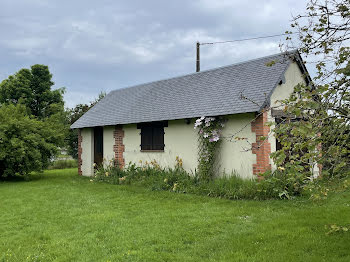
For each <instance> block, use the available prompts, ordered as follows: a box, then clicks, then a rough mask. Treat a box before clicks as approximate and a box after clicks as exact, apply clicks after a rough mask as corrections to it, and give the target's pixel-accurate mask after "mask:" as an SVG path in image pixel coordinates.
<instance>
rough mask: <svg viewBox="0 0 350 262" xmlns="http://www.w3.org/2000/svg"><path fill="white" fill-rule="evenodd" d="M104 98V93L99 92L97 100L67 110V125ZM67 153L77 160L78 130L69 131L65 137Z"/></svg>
mask: <svg viewBox="0 0 350 262" xmlns="http://www.w3.org/2000/svg"><path fill="white" fill-rule="evenodd" d="M105 96H106V93H104V92H100V94H99V96H98V98H97V99H95V100H94V101H92V102H90V103H89V104H78V105H76V106H75V107H74V108H72V109H70V110H68V120H67V122H68V124H69V125H72V124H73V123H74V122H75V121H77V120H78V119H79V118H80V117H82V116H83V115H84V114H85V113H86V112H87V111H88V110H89V109H90V108H92V107H93V106H94V105H95V104H96V103H97V102H98V101H100V100H101V99H102V98H104V97H105ZM66 144H67V151H68V154H69V155H71V156H72V157H73V158H74V159H77V158H78V130H77V129H70V130H69V132H68V134H67V137H66Z"/></svg>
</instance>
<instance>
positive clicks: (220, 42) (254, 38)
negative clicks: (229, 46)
mask: <svg viewBox="0 0 350 262" xmlns="http://www.w3.org/2000/svg"><path fill="white" fill-rule="evenodd" d="M292 34H296V33H293V32H291V33H288V34H287V33H284V34H278V35H267V36H258V37H252V38H244V39H236V40H228V41H218V42H206V43H199V44H200V45H214V44H224V43H233V42H242V41H248V40H256V39H263V38H272V37H277V36H284V35H292Z"/></svg>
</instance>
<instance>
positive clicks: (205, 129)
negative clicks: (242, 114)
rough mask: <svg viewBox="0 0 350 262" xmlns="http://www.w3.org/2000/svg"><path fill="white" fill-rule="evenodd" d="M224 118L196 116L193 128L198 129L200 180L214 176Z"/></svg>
mask: <svg viewBox="0 0 350 262" xmlns="http://www.w3.org/2000/svg"><path fill="white" fill-rule="evenodd" d="M224 126H225V119H224V118H222V117H205V116H202V117H201V118H198V119H197V120H196V122H195V124H194V128H195V129H197V130H198V139H199V148H198V173H199V177H200V179H201V180H210V179H212V178H214V176H215V170H216V166H217V165H216V164H217V154H218V148H219V145H220V142H221V140H222V137H221V134H222V129H223V128H224Z"/></svg>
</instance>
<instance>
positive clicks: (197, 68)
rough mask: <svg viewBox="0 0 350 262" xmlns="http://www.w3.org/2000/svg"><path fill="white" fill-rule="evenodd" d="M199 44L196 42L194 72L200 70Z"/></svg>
mask: <svg viewBox="0 0 350 262" xmlns="http://www.w3.org/2000/svg"><path fill="white" fill-rule="evenodd" d="M199 46H200V43H199V42H197V44H196V48H197V60H196V72H199V71H200V70H201V64H200V59H199Z"/></svg>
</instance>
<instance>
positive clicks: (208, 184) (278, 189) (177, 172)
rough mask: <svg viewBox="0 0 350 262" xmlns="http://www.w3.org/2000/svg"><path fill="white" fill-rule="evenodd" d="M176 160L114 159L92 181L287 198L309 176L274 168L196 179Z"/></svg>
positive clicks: (219, 194) (299, 191) (228, 195)
mask: <svg viewBox="0 0 350 262" xmlns="http://www.w3.org/2000/svg"><path fill="white" fill-rule="evenodd" d="M181 163H182V161H181V159H178V158H177V160H176V165H175V168H161V167H160V166H159V164H158V163H157V162H156V161H155V160H153V161H151V162H149V163H148V162H146V163H142V162H140V165H136V164H132V163H129V165H127V166H126V167H125V168H124V169H120V168H119V165H117V164H116V163H114V162H110V163H105V164H104V165H103V166H100V167H98V168H97V169H96V171H95V177H94V180H95V181H99V182H107V183H111V184H133V185H139V186H142V187H145V188H149V189H151V190H166V191H171V192H179V193H192V194H197V195H206V196H210V197H218V198H226V199H272V198H275V199H283V198H287V199H290V198H292V197H294V196H300V195H303V194H304V193H305V189H306V188H307V189H309V188H310V187H307V186H309V185H310V180H309V179H308V178H306V177H304V176H303V175H300V176H294V175H291V174H287V173H284V172H283V171H281V170H280V171H277V172H274V173H271V172H267V173H265V174H264V179H262V180H260V181H259V180H257V179H253V180H249V179H243V178H241V177H239V176H238V175H237V174H232V176H229V177H228V176H224V177H219V178H216V179H214V180H202V179H199V177H198V175H197V174H194V175H191V174H189V173H187V172H186V171H185V170H184V169H183V168H182V165H181Z"/></svg>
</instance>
